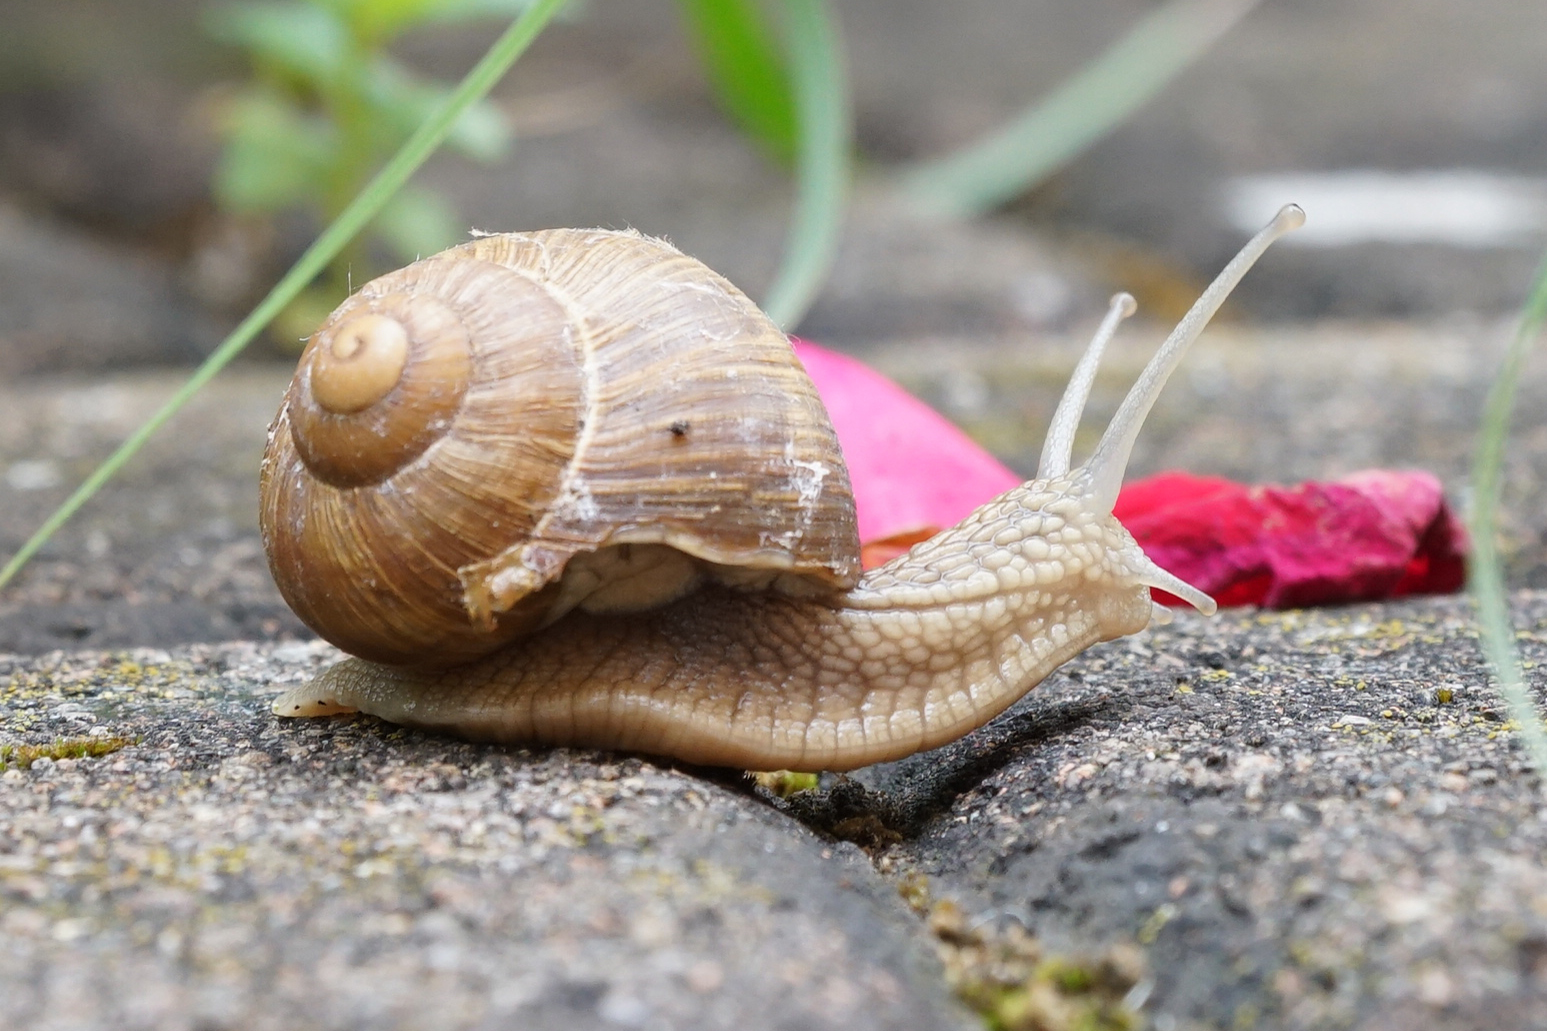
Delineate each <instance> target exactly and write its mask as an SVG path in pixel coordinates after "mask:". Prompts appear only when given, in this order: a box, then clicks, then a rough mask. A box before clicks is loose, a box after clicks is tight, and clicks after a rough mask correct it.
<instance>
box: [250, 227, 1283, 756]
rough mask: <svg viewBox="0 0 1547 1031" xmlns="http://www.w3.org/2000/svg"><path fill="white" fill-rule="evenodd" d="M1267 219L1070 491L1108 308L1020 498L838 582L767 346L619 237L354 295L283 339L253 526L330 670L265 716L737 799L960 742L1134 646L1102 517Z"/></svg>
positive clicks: (850, 571) (1254, 253)
mask: <svg viewBox="0 0 1547 1031" xmlns="http://www.w3.org/2000/svg"><path fill="white" fill-rule="evenodd" d="M1303 221H1304V213H1303V212H1302V211H1301V210H1300V209H1299V208H1298V207H1295V206H1294V205H1289V206H1287V207H1285V208H1284V209H1283V210H1281V211H1280V212H1279V213H1278V215H1277V217H1276V218H1275V219H1274V220H1273V222H1272V223H1271V224H1269V225H1268V226H1267V227H1266V228H1265V229H1263V230H1262V231H1261V232H1260V233H1258V234H1257V235H1256V236H1255V237H1253V238H1252V240H1251V241H1250V242H1249V243H1247V245H1246V246H1245V247H1244V248H1243V249H1242V251H1241V252H1240V253H1239V254H1238V255H1237V256H1236V257H1235V258H1234V259H1233V260H1232V261H1231V262H1230V263H1229V264H1228V265H1227V266H1226V268H1225V269H1224V271H1222V272H1221V273H1220V275H1219V277H1218V279H1216V280H1215V281H1214V282H1213V283H1212V284H1211V285H1210V286H1209V287H1208V288H1207V290H1205V291H1204V293H1203V295H1202V296H1201V297H1200V298H1199V300H1198V301H1197V303H1196V304H1195V305H1194V306H1193V308H1192V310H1191V311H1190V312H1189V313H1188V314H1187V315H1186V317H1185V318H1184V319H1183V320H1182V322H1181V323H1180V324H1179V325H1178V326H1177V327H1176V329H1175V330H1174V331H1173V333H1172V334H1171V336H1170V337H1169V338H1168V339H1167V340H1166V342H1165V343H1164V344H1163V345H1162V346H1161V348H1160V350H1159V351H1158V352H1157V354H1156V355H1155V357H1154V358H1153V359H1152V360H1151V362H1150V363H1149V364H1148V366H1147V367H1146V368H1145V370H1144V372H1143V373H1142V374H1141V376H1140V377H1139V379H1138V381H1137V382H1136V383H1135V384H1134V386H1133V388H1132V390H1131V391H1130V393H1129V394H1128V396H1127V398H1126V400H1124V402H1123V403H1122V405H1121V407H1120V408H1119V410H1118V411H1117V413H1116V415H1115V416H1114V417H1113V419H1112V422H1111V424H1110V425H1109V426H1108V427H1107V429H1106V431H1105V434H1104V435H1103V436H1102V438H1101V440H1100V443H1099V444H1098V445H1097V447H1096V449H1095V451H1094V453H1093V454H1092V456H1091V457H1090V458H1089V460H1088V461H1087V462H1086V463H1085V464H1084V465H1082V466H1079V467H1071V457H1070V452H1071V448H1072V443H1073V438H1074V432H1075V428H1076V426H1077V424H1078V422H1079V419H1080V416H1081V412H1082V410H1083V408H1084V405H1085V400H1086V397H1087V395H1088V393H1089V391H1090V387H1091V383H1092V380H1093V379H1094V376H1095V371H1096V365H1097V362H1098V361H1099V358H1100V355H1101V351H1102V349H1103V348H1104V347H1105V345H1106V342H1107V341H1108V340H1110V339H1111V338H1112V336H1113V335H1114V333H1115V332H1116V329H1117V327H1118V324H1119V323H1120V322H1121V321H1122V320H1123V319H1124V318H1126V317H1127V316H1128V315H1131V314H1132V312H1133V310H1134V302H1133V299H1132V298H1131V297H1129V296H1128V295H1126V294H1119V295H1117V296H1116V297H1115V298H1113V301H1112V305H1111V308H1110V310H1109V311H1108V313H1107V316H1106V318H1105V319H1104V320H1103V322H1102V324H1101V327H1100V329H1099V330H1098V331H1097V333H1096V335H1095V337H1094V339H1093V340H1092V342H1091V344H1090V346H1089V347H1088V349H1087V351H1086V353H1085V355H1084V356H1083V357H1082V358H1081V360H1080V363H1079V365H1078V366H1077V368H1076V370H1075V372H1074V374H1073V376H1072V377H1071V380H1070V383H1069V385H1068V387H1067V389H1066V391H1065V393H1064V395H1063V397H1062V399H1061V400H1060V402H1059V404H1058V407H1057V410H1056V412H1055V414H1054V416H1053V421H1052V426H1051V428H1050V430H1049V432H1048V436H1047V440H1046V443H1045V445H1044V448H1043V451H1042V456H1041V464H1040V467H1039V469H1038V472H1037V475H1036V477H1035V478H1034V479H1032V480H1030V481H1028V482H1026V483H1024V484H1022V485H1020V486H1018V487H1015V488H1014V489H1012V490H1010V491H1008V492H1007V493H1005V494H1003V495H1001V496H1000V497H998V498H996V499H994V500H992V501H990V502H988V503H987V504H985V505H983V506H982V507H981V508H979V509H978V510H977V511H975V512H974V513H972V514H971V515H970V516H969V517H967V518H966V519H965V520H964V521H962V522H961V523H960V524H958V525H957V526H954V527H952V528H950V529H947V530H944V531H942V532H941V533H939V534H937V535H936V536H935V537H933V538H931V539H929V540H927V541H925V542H923V543H921V544H918V545H916V546H914V547H913V548H912V550H910V551H909V552H908V553H907V554H905V555H902V556H900V557H898V558H896V559H894V560H892V561H891V562H889V563H887V564H886V565H884V566H881V567H879V568H876V569H873V570H870V571H869V572H866V573H864V574H863V575H860V570H859V558H858V555H859V548H858V540H857V535H856V532H855V521H854V513H853V501H852V493H851V489H850V485H849V481H848V474H847V472H846V470H845V468H844V465H843V461H842V456H841V454H840V452H839V450H838V446H837V441H836V438H835V437H834V435H833V432H832V429H831V427H830V425H829V424H828V422H827V419H826V415H825V412H824V410H823V409H822V406H821V403H820V401H819V400H818V399H817V397H816V393H815V390H814V388H813V387H812V386H811V384H810V381H809V380H808V379H807V378H806V377H805V375H804V372H803V371H802V369H801V367H800V365H799V362H798V361H797V360H796V359H795V357H794V355H793V352H792V350H791V348H790V346H789V344H788V341H787V338H786V337H785V336H784V334H783V333H781V332H780V331H779V330H778V329H777V328H776V327H775V326H774V325H773V324H772V323H771V322H770V321H769V320H768V319H767V317H766V316H764V315H763V314H762V313H761V312H760V311H759V310H758V309H757V308H756V306H755V305H753V304H752V302H751V301H749V300H748V299H747V298H746V297H745V296H744V295H743V294H742V293H741V292H740V291H739V290H737V289H736V288H735V287H734V286H732V285H731V284H730V283H729V282H727V281H726V280H724V279H722V278H721V277H720V276H718V275H717V274H715V273H714V272H712V271H710V270H709V269H708V268H706V267H705V266H703V265H701V264H699V263H698V262H696V261H694V260H692V259H690V258H688V257H685V256H684V255H682V254H680V253H679V252H677V251H676V250H675V249H673V248H672V247H671V246H670V245H668V244H666V243H664V242H661V241H657V240H652V239H649V238H646V237H643V236H640V235H638V234H634V233H620V232H608V231H603V230H552V231H547V232H538V233H531V234H504V235H494V236H485V237H479V238H475V239H473V240H472V241H470V242H468V243H465V244H462V245H461V246H458V247H454V248H452V249H451V250H449V251H445V252H442V253H441V254H438V255H435V256H433V257H430V258H427V259H424V260H422V261H419V262H416V263H415V264H413V265H410V266H408V267H407V268H405V269H401V270H399V271H397V272H394V273H389V274H388V275H386V276H383V277H381V278H380V279H377V280H374V281H372V282H371V283H369V284H367V285H366V286H364V287H363V288H361V289H360V290H359V291H358V292H357V293H355V294H354V295H353V296H351V297H350V298H349V299H348V300H347V301H346V302H345V303H344V304H343V305H342V306H341V307H340V308H339V309H338V310H337V311H335V312H334V313H333V315H331V316H330V317H329V318H328V320H327V321H326V322H325V323H324V324H323V326H322V327H321V328H320V329H319V330H318V331H317V333H316V334H315V335H314V336H313V337H312V338H311V340H310V341H309V343H308V345H307V348H306V350H305V352H304V353H303V355H302V357H301V360H300V363H299V366H298V369H297V373H296V377H295V379H294V381H293V382H292V384H291V387H290V390H289V391H288V393H287V394H286V397H285V400H284V402H283V404H282V406H281V408H280V410H279V414H278V415H277V416H276V418H275V421H274V423H273V425H272V427H271V428H270V433H269V442H268V448H267V451H266V454H265V457H264V461H263V467H262V474H261V494H262V508H261V519H260V521H261V526H262V532H263V538H264V543H265V546H266V548H267V551H268V556H269V563H270V568H271V570H272V571H273V573H274V578H275V580H276V582H277V583H278V584H279V587H280V590H281V592H282V593H283V594H284V596H285V598H286V600H287V601H288V602H289V603H290V605H291V606H292V607H293V608H294V609H295V610H296V612H297V614H298V615H300V616H301V618H302V619H303V620H304V621H305V622H306V623H308V624H309V625H310V626H311V627H312V629H314V630H315V631H316V632H317V633H318V634H320V635H321V636H322V637H324V638H326V639H328V640H329V641H332V642H333V643H334V644H336V645H338V646H339V647H341V648H342V649H344V650H345V651H347V652H350V653H352V654H353V655H354V656H356V657H354V658H348V659H345V660H344V661H342V662H339V663H337V664H336V665H334V666H332V667H330V668H329V669H327V670H325V671H324V672H323V673H321V674H320V675H319V676H318V677H317V678H316V679H314V680H312V681H311V682H310V683H307V684H303V685H300V686H297V687H295V688H292V689H289V690H286V691H285V692H283V693H282V694H281V695H280V696H279V697H278V698H277V699H276V700H275V702H274V703H273V711H274V712H275V713H277V714H279V715H283V716H319V715H327V714H331V713H339V712H350V711H363V712H367V713H372V714H374V715H377V716H379V717H381V718H383V719H385V720H388V721H391V722H393V723H400V724H406V725H411V726H417V727H422V728H429V729H434V730H439V731H443V732H449V733H452V734H456V735H459V736H462V737H466V738H469V739H474V740H484V741H496V742H509V743H544V744H555V745H580V746H591V747H600V748H609V749H619V750H629V751H637V752H643V753H649V754H655V755H663V756H670V757H675V758H678V759H682V760H686V761H689V762H693V763H700V764H705V765H723V766H734V767H740V768H743V769H790V770H846V769H852V768H855V767H858V766H863V765H868V764H870V763H874V762H880V761H884V760H891V759H897V758H900V757H902V756H905V755H908V754H911V753H913V752H916V751H920V750H923V749H927V748H932V747H935V746H938V745H940V744H943V743H945V742H948V741H950V740H953V739H955V738H957V737H960V736H962V735H963V734H965V733H967V732H968V731H970V730H972V729H974V728H976V727H978V726H981V725H982V724H984V723H986V722H987V721H988V720H989V719H991V718H992V717H994V716H995V715H997V714H998V713H999V712H1001V711H1003V710H1004V709H1005V708H1006V707H1007V706H1009V705H1010V704H1011V703H1012V702H1014V701H1016V700H1017V699H1019V698H1020V697H1021V696H1022V695H1024V694H1025V693H1026V692H1027V691H1029V690H1030V689H1031V688H1032V687H1033V686H1035V685H1036V684H1037V683H1038V682H1039V681H1041V680H1042V679H1043V678H1044V677H1046V676H1047V675H1048V674H1049V673H1050V672H1052V671H1053V670H1054V669H1056V668H1057V667H1058V666H1060V665H1061V664H1063V663H1064V662H1065V661H1067V660H1068V659H1070V658H1071V657H1073V656H1074V655H1076V654H1078V653H1079V652H1081V651H1083V650H1084V649H1085V648H1087V647H1089V646H1090V645H1092V644H1094V643H1096V642H1098V641H1104V640H1110V639H1112V638H1116V637H1121V636H1124V635H1127V634H1132V633H1135V632H1137V631H1139V630H1142V629H1144V628H1145V627H1146V626H1148V625H1149V624H1150V622H1151V619H1152V618H1154V617H1155V616H1156V615H1157V613H1164V610H1162V609H1159V608H1158V607H1157V606H1156V605H1155V604H1154V603H1153V602H1152V601H1151V598H1150V588H1152V587H1153V588H1160V589H1163V590H1165V591H1168V592H1170V593H1171V594H1173V595H1176V596H1177V597H1179V598H1182V599H1184V600H1186V601H1187V602H1189V603H1191V604H1192V605H1193V606H1195V607H1196V608H1197V609H1198V610H1200V611H1202V612H1203V613H1205V614H1211V613H1212V612H1213V611H1214V602H1213V601H1212V599H1210V598H1209V597H1208V596H1207V595H1206V594H1204V593H1203V592H1202V591H1199V590H1197V589H1196V588H1194V587H1192V586H1191V585H1189V584H1186V583H1184V582H1182V581H1181V580H1179V579H1178V578H1177V577H1175V576H1173V575H1171V574H1170V573H1167V572H1166V571H1164V570H1162V569H1161V568H1160V567H1158V566H1157V565H1155V564H1154V563H1153V562H1152V561H1151V560H1150V559H1149V558H1147V557H1146V556H1145V555H1144V553H1143V552H1142V551H1141V550H1140V548H1139V547H1138V545H1137V544H1136V543H1135V542H1134V540H1133V538H1132V537H1131V536H1130V535H1129V534H1128V532H1127V531H1126V530H1124V529H1123V527H1122V525H1121V524H1119V523H1118V522H1117V520H1116V519H1115V518H1114V517H1113V516H1112V514H1111V512H1112V506H1113V503H1114V502H1115V500H1116V498H1117V492H1118V488H1119V487H1120V485H1121V482H1122V477H1123V472H1124V468H1125V466H1126V465H1127V461H1128V456H1129V454H1130V452H1131V450H1132V447H1133V444H1134V441H1135V439H1136V438H1137V435H1138V432H1139V428H1140V426H1141V424H1142V422H1143V420H1144V418H1145V416H1146V415H1147V414H1148V412H1149V409H1150V407H1151V406H1152V405H1153V403H1154V401H1155V399H1156V397H1157V395H1158V394H1159V392H1160V389H1161V387H1162V385H1163V384H1164V382H1165V380H1166V378H1167V377H1168V376H1169V375H1170V373H1171V371H1172V370H1173V369H1174V368H1175V367H1176V366H1177V364H1178V363H1179V362H1180V360H1181V358H1182V355H1183V353H1184V352H1185V350H1186V348H1187V347H1188V346H1189V344H1190V343H1191V342H1192V341H1193V340H1194V339H1196V338H1197V336H1198V335H1199V334H1200V333H1201V331H1202V329H1203V327H1204V325H1205V324H1206V323H1207V322H1208V320H1209V319H1210V318H1211V317H1212V316H1213V314H1214V313H1215V311H1217V310H1218V308H1219V306H1220V305H1221V304H1222V303H1223V301H1224V299H1225V297H1226V295H1227V294H1228V293H1229V292H1230V291H1231V289H1233V288H1234V286H1235V284H1236V283H1237V282H1239V280H1240V279H1241V277H1242V276H1243V275H1245V273H1246V271H1247V269H1249V268H1250V267H1251V265H1252V264H1253V263H1254V262H1255V261H1256V260H1257V258H1258V257H1260V256H1261V254H1262V253H1263V252H1264V251H1265V250H1266V249H1267V247H1268V246H1269V244H1270V243H1272V241H1273V240H1274V239H1276V238H1277V237H1279V236H1280V235H1282V234H1283V233H1285V232H1287V231H1288V230H1290V229H1293V228H1296V227H1298V226H1299V225H1300V224H1302V223H1303Z"/></svg>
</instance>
